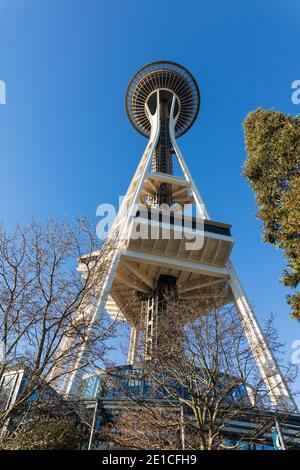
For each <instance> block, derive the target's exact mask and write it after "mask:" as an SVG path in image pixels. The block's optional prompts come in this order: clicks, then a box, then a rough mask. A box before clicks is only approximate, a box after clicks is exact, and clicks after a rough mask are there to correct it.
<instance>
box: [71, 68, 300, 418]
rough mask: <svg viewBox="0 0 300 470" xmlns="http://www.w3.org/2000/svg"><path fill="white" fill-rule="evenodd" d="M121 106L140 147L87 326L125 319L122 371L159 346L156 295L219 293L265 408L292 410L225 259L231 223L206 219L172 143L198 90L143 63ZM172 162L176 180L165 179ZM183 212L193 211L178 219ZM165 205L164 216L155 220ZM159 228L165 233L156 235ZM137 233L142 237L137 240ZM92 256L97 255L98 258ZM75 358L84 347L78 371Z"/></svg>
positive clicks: (188, 123) (196, 105) (161, 305)
mask: <svg viewBox="0 0 300 470" xmlns="http://www.w3.org/2000/svg"><path fill="white" fill-rule="evenodd" d="M125 101H126V111H127V115H128V118H129V120H130V122H131V124H132V125H133V127H134V128H135V129H136V130H137V131H138V132H139V133H140V134H142V135H143V136H144V137H145V138H146V139H147V144H146V147H145V150H144V153H143V155H142V157H141V159H140V162H139V163H138V165H137V168H136V171H135V173H134V175H133V178H132V180H131V182H130V184H129V187H128V190H127V192H126V195H125V197H124V198H123V202H122V205H121V207H120V209H119V212H118V214H117V216H116V219H115V221H114V223H113V225H112V228H111V231H110V234H109V237H108V238H109V239H114V240H115V241H116V247H115V250H114V253H113V254H112V256H111V258H110V262H109V265H108V267H107V271H106V275H105V279H104V281H103V283H102V284H101V285H99V289H98V291H97V292H96V293H95V295H94V296H93V299H92V304H91V305H89V307H88V308H89V312H90V313H89V314H90V316H91V322H92V323H93V322H97V321H98V320H99V318H100V315H101V314H102V312H103V311H104V310H106V311H107V312H108V313H109V314H110V315H111V316H112V317H114V318H117V319H121V320H123V321H126V322H128V324H129V325H130V328H131V335H130V344H129V351H128V364H134V363H135V362H136V361H137V351H138V348H139V345H140V344H141V342H142V345H143V360H144V361H151V360H152V359H153V358H154V357H155V354H156V351H157V348H158V347H159V344H160V343H159V341H158V331H159V330H160V328H159V327H160V322H161V321H163V318H164V315H163V313H164V312H163V311H164V309H165V302H164V301H163V296H164V292H165V291H166V289H167V290H170V289H172V290H173V291H174V292H176V295H177V296H178V298H179V299H181V300H183V301H185V302H188V301H189V300H191V299H201V298H207V297H208V296H209V295H211V292H212V290H211V289H212V286H214V290H215V289H220V291H222V292H223V293H224V292H226V295H223V296H222V299H223V300H222V301H223V303H224V304H227V303H234V304H235V305H236V307H237V310H238V313H239V315H240V317H241V320H242V324H243V325H245V326H244V329H245V335H246V337H247V339H248V342H249V345H250V348H251V350H252V352H253V355H254V357H255V360H256V363H257V366H258V369H259V371H260V373H261V375H262V378H263V380H264V382H265V385H266V388H267V390H268V393H269V395H270V398H271V400H272V403H273V405H274V407H277V408H281V409H282V408H284V409H287V410H289V411H294V410H295V409H297V407H296V405H295V402H294V400H293V397H292V396H291V394H290V392H289V390H288V388H287V386H286V384H285V381H284V379H283V377H282V375H281V371H280V369H279V368H278V365H277V363H276V361H275V359H274V357H273V355H272V352H271V351H270V349H269V348H268V345H267V343H266V341H265V339H264V337H263V333H262V331H261V328H260V326H259V324H258V321H257V319H256V316H255V313H254V311H253V309H252V306H251V304H250V303H249V300H248V299H247V296H246V294H245V291H244V289H243V287H242V284H241V282H240V280H239V278H238V276H237V274H236V271H235V269H234V267H233V265H232V263H231V261H230V258H229V257H230V253H231V251H232V248H233V245H234V240H233V238H232V236H231V226H230V225H229V224H226V223H223V222H221V221H215V220H213V219H211V217H210V215H209V213H208V210H207V208H206V206H205V203H204V201H203V199H202V197H201V195H200V193H199V191H198V189H197V186H196V184H195V181H194V179H193V176H192V174H191V172H190V170H189V168H188V166H187V163H186V161H185V159H184V157H183V154H182V152H181V150H180V148H179V146H178V143H177V139H178V138H179V137H181V136H182V135H183V134H185V133H186V132H187V131H188V130H189V129H190V128H191V127H192V125H193V124H194V122H195V120H196V118H197V115H198V113H199V109H200V93H199V88H198V85H197V83H196V80H195V78H194V77H193V76H192V74H191V73H190V72H189V71H188V70H187V69H186V68H185V67H183V66H181V65H179V64H176V63H174V62H169V61H159V62H153V63H151V64H148V65H146V66H144V67H142V68H141V69H140V70H139V71H138V72H137V73H136V74H135V75H134V76H133V77H132V79H131V81H130V83H129V85H128V88H127V92H126V100H125ZM175 162H177V163H176V165H177V167H178V168H179V170H180V173H181V174H180V176H177V175H176V176H175V174H173V166H174V164H175ZM186 206H190V207H192V209H193V210H192V212H191V214H190V215H184V217H183V214H184V211H183V209H184V207H186ZM168 207H172V212H171V215H170V217H169V219H165V218H164V213H165V212H166V211H165V209H166V208H168ZM153 228H154V229H156V230H153ZM164 230H167V232H168V233H169V234H170V236H168V237H166V236H164ZM137 233H144V234H145V233H146V234H147V236H139V237H137V236H136V234H137ZM191 233H192V234H193V233H194V234H196V235H197V234H198V235H200V239H201V240H202V242H201V243H200V244H199V245H197V244H196V245H193V244H192V243H186V241H187V239H190V235H191ZM95 256H100V258H101V253H97V254H96V255H95ZM80 268H81V266H80V264H79V269H80ZM200 305H202V304H201V303H200ZM203 305H204V307H203V311H201V309H199V310H197V313H195V314H194V315H197V316H198V317H199V316H200V315H203V314H209V311H207V310H205V308H207V307H205V305H207V304H205V303H204V302H203ZM174 315H176V312H174ZM196 319H197V317H195V318H190V317H189V318H186V319H182V322H183V325H184V323H185V322H190V321H193V320H196ZM173 333H174V332H172V331H171V332H170V335H172V334H173ZM67 341H69V342H70V341H71V339H70V338H68V340H67V339H66V344H67ZM62 348H63V345H62ZM83 355H84V348H83V349H82V351H81V353H80V354H79V356H78V359H77V360H78V364H79V363H80V361H81V360H82V356H83ZM76 369H77V368H76V364H75V365H74V372H73V373H71V374H70V375H68V376H67V378H66V380H65V382H64V384H63V386H62V391H63V393H67V394H68V393H70V394H72V393H74V390H75V389H76V387H77V385H76V384H77V383H78V381H77V377H76V375H78V372H76Z"/></svg>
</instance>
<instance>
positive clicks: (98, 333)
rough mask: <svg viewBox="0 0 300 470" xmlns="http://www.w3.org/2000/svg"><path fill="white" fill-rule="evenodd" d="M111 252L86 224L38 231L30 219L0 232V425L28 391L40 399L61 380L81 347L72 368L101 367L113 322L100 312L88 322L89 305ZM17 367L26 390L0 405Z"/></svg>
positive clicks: (38, 226)
mask: <svg viewBox="0 0 300 470" xmlns="http://www.w3.org/2000/svg"><path fill="white" fill-rule="evenodd" d="M113 250H114V246H113V243H112V242H109V243H108V242H107V243H105V244H104V245H103V246H101V245H100V243H99V241H98V240H97V238H96V237H95V235H94V231H93V230H91V228H90V224H89V223H88V221H87V220H86V219H80V220H78V221H77V222H76V223H74V224H70V223H67V222H62V223H56V222H54V221H48V222H47V223H46V224H45V225H41V224H39V223H38V222H36V221H35V220H33V221H32V222H31V223H30V224H29V225H28V226H26V227H21V226H17V227H16V229H15V231H14V233H12V234H9V233H8V232H7V231H5V229H4V228H3V226H2V227H1V228H0V341H1V361H0V396H2V398H3V397H4V399H3V400H2V406H1V412H0V427H1V426H3V424H4V423H6V422H7V420H8V418H9V417H10V416H12V415H13V414H15V413H16V411H17V410H20V409H21V407H22V406H23V405H24V403H26V402H27V401H28V399H29V398H30V397H31V396H32V395H33V394H34V393H36V392H37V391H39V394H40V396H41V390H46V389H47V388H48V387H49V386H58V385H59V383H60V382H62V381H63V380H64V379H66V377H67V375H68V374H70V373H71V372H73V371H74V366H73V364H74V363H75V358H76V357H77V355H78V353H79V351H80V350H81V348H82V347H84V349H85V357H86V360H85V361H81V362H80V363H78V364H77V366H76V367H77V368H78V369H82V370H84V368H85V367H87V366H88V365H89V364H90V365H91V364H93V365H95V366H98V367H101V366H104V365H105V362H106V356H107V353H108V352H109V344H108V340H109V339H110V338H111V337H112V336H113V335H114V333H115V324H114V322H113V321H112V320H110V319H109V317H108V316H106V315H105V313H103V314H101V316H100V320H99V321H98V322H97V323H95V322H92V313H91V309H90V304H92V303H93V299H94V298H95V297H97V293H98V292H99V290H100V288H101V286H102V284H103V280H104V277H105V274H106V272H107V268H108V264H109V262H110V257H111V255H112V252H113ZM78 261H79V262H80V266H81V271H84V272H83V274H84V275H82V272H78V270H77V269H76V265H77V262H78ZM87 333H88V334H87ZM63 343H64V347H62V344H63ZM19 369H23V370H26V378H27V380H26V382H25V383H26V385H25V386H23V389H22V393H20V394H19V395H18V397H17V399H14V400H12V401H11V402H9V403H8V402H7V400H6V398H7V395H8V392H10V391H11V387H12V386H13V385H14V383H13V381H14V380H15V377H16V374H14V373H12V374H11V375H10V371H12V372H16V371H18V370H19ZM9 380H12V383H11V384H10V383H9Z"/></svg>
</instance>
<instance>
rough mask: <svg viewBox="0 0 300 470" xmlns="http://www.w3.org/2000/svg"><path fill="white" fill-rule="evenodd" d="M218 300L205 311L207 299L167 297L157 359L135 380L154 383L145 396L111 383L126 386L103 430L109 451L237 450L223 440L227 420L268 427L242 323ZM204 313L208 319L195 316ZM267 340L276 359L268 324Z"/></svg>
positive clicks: (267, 406) (290, 374) (215, 295)
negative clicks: (113, 417)
mask: <svg viewBox="0 0 300 470" xmlns="http://www.w3.org/2000/svg"><path fill="white" fill-rule="evenodd" d="M219 294H220V293H219V292H217V291H214V292H213V291H212V292H211V296H210V299H209V306H208V305H207V302H208V300H207V299H202V300H201V298H200V297H199V299H194V300H188V301H185V300H184V301H183V300H180V298H178V297H177V295H173V294H172V293H168V294H167V298H165V309H164V312H163V313H162V314H163V318H161V319H160V321H159V336H158V347H157V350H156V352H155V356H154V357H153V358H152V360H151V361H147V362H143V360H142V357H141V358H140V359H139V361H138V362H137V367H140V370H141V373H140V376H139V379H140V380H141V381H148V382H149V383H150V384H151V387H150V393H149V397H146V396H145V395H144V394H142V396H141V395H139V394H138V393H136V391H135V392H132V391H131V390H130V388H128V386H127V382H126V381H125V380H123V381H122V379H121V380H120V379H116V378H115V379H112V381H111V384H112V386H115V387H118V389H119V390H121V384H122V383H123V391H122V393H123V400H124V410H123V412H121V413H120V415H119V416H118V419H117V420H116V422H115V423H112V424H110V425H108V426H107V427H106V428H105V429H103V431H102V434H101V436H102V438H103V439H104V441H105V442H106V446H108V447H110V446H116V447H118V448H133V449H141V448H142V449H148V450H149V449H180V448H182V447H184V448H185V449H201V450H213V449H217V450H219V449H224V448H236V447H237V446H238V444H239V441H238V440H237V441H236V442H235V443H234V444H233V443H229V441H228V440H226V438H225V434H226V432H225V431H226V428H228V423H230V421H232V420H238V419H241V420H242V419H244V420H246V421H247V420H248V421H251V420H253V422H256V423H259V424H260V425H262V424H263V423H264V422H265V423H266V422H267V421H268V420H269V421H270V410H271V409H272V404H271V403H270V399H269V395H268V393H267V390H266V388H265V384H264V381H263V380H262V378H261V376H260V374H259V371H258V369H257V366H256V362H255V358H254V355H253V351H251V350H250V348H249V345H248V343H247V340H246V337H245V332H244V326H245V325H243V324H242V321H241V319H240V317H239V315H238V314H237V311H236V309H235V307H234V306H233V305H225V306H224V305H223V299H222V297H221V296H220V295H219ZM203 302H204V303H205V305H203ZM208 307H209V308H208ZM208 309H209V310H210V313H208V314H205V315H198V313H197V312H203V311H207V310H208ZM195 318H196V320H193V321H191V320H190V319H195ZM265 338H266V340H267V342H268V344H269V347H270V349H271V350H272V351H273V352H277V353H279V351H280V349H281V344H280V342H279V341H278V337H277V335H276V331H275V329H274V327H273V321H272V319H270V320H269V321H268V322H267V325H266V328H265ZM270 373H271V372H270ZM294 375H295V370H294V369H291V368H287V369H286V370H285V380H286V381H287V382H288V383H290V382H291V381H292V380H293V378H294ZM134 378H135V379H137V377H136V375H135V377H134ZM283 416H284V415H283ZM258 441H259V438H257V437H256V442H258Z"/></svg>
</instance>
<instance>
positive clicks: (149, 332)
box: [142, 90, 177, 360]
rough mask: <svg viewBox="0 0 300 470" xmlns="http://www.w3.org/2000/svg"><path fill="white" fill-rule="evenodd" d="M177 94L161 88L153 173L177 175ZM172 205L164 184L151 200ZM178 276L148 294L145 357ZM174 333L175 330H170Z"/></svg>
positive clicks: (156, 342)
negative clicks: (172, 127) (173, 134)
mask: <svg viewBox="0 0 300 470" xmlns="http://www.w3.org/2000/svg"><path fill="white" fill-rule="evenodd" d="M172 98H173V94H172V93H170V92H168V91H165V90H161V91H160V92H159V100H160V135H159V139H158V142H157V145H156V148H155V151H154V154H153V157H152V162H151V163H152V164H151V169H152V172H159V173H167V174H169V175H172V174H173V160H172V145H171V141H170V134H169V118H170V110H171V103H172ZM163 204H164V205H165V204H166V205H168V206H169V207H170V206H171V205H172V185H170V184H168V183H161V184H160V186H159V188H158V191H157V193H156V194H155V195H154V196H151V198H150V199H149V205H150V206H152V207H161V206H162V205H163ZM176 281H177V279H176V278H175V277H173V276H169V275H160V276H159V278H158V281H157V286H156V287H155V289H153V291H152V292H151V294H150V295H149V296H148V299H147V300H146V302H145V304H144V306H143V308H142V322H143V323H144V359H145V360H151V359H153V358H154V357H155V356H156V353H157V351H158V349H160V346H161V343H162V342H163V336H164V334H165V333H166V331H165V328H164V325H163V322H164V320H165V324H166V323H167V322H169V320H168V319H167V318H166V314H167V299H168V297H169V296H170V295H172V296H174V294H175V292H176ZM170 333H171V332H170Z"/></svg>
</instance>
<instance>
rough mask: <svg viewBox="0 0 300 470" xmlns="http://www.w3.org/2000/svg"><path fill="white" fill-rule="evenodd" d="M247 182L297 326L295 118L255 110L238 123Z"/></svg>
mask: <svg viewBox="0 0 300 470" xmlns="http://www.w3.org/2000/svg"><path fill="white" fill-rule="evenodd" d="M244 129H245V143H246V150H247V160H246V161H245V163H244V176H245V177H246V178H247V179H248V180H249V182H250V185H251V187H252V189H253V190H254V192H255V195H256V203H257V205H258V207H259V210H258V213H257V215H258V217H259V218H260V219H261V220H262V221H263V226H264V229H265V230H264V241H266V242H268V243H272V244H273V245H275V246H276V247H277V248H279V249H281V250H282V251H283V253H284V256H285V259H286V264H287V269H285V270H284V274H283V277H282V279H281V281H282V282H283V284H284V285H286V286H289V287H291V288H292V289H293V290H294V291H293V292H292V294H290V295H288V296H287V300H288V303H289V305H290V306H291V309H292V315H293V317H294V318H296V319H298V320H300V293H299V292H297V291H295V289H296V288H297V285H298V283H299V280H300V172H299V170H300V116H296V117H292V116H288V115H285V114H283V113H280V112H276V111H265V110H263V109H258V110H256V111H255V112H252V113H250V114H249V115H248V116H247V118H246V119H245V122H244Z"/></svg>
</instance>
